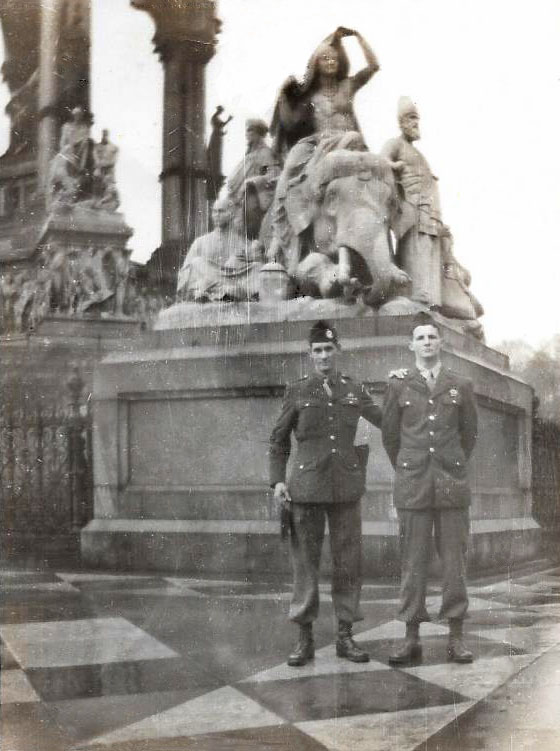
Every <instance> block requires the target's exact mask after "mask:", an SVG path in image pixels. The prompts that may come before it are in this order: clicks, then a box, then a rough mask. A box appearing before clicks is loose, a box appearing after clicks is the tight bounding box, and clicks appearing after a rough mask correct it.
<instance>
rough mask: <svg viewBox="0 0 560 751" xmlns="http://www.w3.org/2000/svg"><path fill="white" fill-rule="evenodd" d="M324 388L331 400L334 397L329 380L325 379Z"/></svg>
mask: <svg viewBox="0 0 560 751" xmlns="http://www.w3.org/2000/svg"><path fill="white" fill-rule="evenodd" d="M323 388H324V389H325V392H326V394H327V396H328V397H329V399H330V398H331V397H332V389H331V387H330V384H329V379H328V378H323Z"/></svg>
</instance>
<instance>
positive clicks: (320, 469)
mask: <svg viewBox="0 0 560 751" xmlns="http://www.w3.org/2000/svg"><path fill="white" fill-rule="evenodd" d="M329 388H330V390H331V392H332V394H331V395H330V396H329V394H328V393H327V391H326V390H325V388H324V386H323V379H322V378H320V377H319V376H315V375H313V376H308V377H306V378H304V379H302V380H301V381H297V382H295V383H292V384H290V385H288V386H287V387H286V392H285V395H284V402H283V404H282V411H281V413H280V417H279V418H278V421H277V422H276V425H275V427H274V430H273V431H272V436H271V439H270V453H269V456H270V483H271V485H272V486H273V487H274V485H276V483H277V482H285V477H286V467H287V463H288V458H289V455H290V450H291V435H292V432H293V433H294V435H295V438H296V441H297V451H296V456H295V459H294V466H293V470H292V473H291V476H290V479H289V482H288V490H289V493H290V495H291V498H292V501H293V502H294V503H353V502H356V501H358V500H359V499H360V497H361V496H362V494H363V492H364V488H365V468H364V467H363V466H362V463H361V461H360V455H359V452H358V451H357V450H356V447H355V446H354V439H355V436H356V427H357V424H358V420H359V418H360V417H364V418H365V419H366V420H368V421H369V422H371V423H373V424H374V425H376V426H377V427H381V409H380V407H378V406H377V405H376V404H375V403H374V402H373V400H372V398H371V397H370V395H369V394H368V392H367V391H366V389H365V387H364V386H363V385H362V384H359V383H356V382H354V381H352V379H351V378H348V377H347V376H340V375H339V376H337V377H335V378H334V379H333V381H332V382H330V383H329Z"/></svg>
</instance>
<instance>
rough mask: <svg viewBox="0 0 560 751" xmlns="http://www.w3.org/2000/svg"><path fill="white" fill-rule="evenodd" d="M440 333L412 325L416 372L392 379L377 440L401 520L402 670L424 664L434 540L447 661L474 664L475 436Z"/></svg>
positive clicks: (467, 389) (468, 394)
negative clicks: (470, 565)
mask: <svg viewBox="0 0 560 751" xmlns="http://www.w3.org/2000/svg"><path fill="white" fill-rule="evenodd" d="M441 346H442V339H441V332H440V330H439V328H438V327H437V325H436V324H435V323H434V321H433V320H432V319H431V318H430V317H429V316H427V315H425V316H422V318H420V319H419V320H417V321H416V325H415V327H414V328H413V331H412V339H411V342H410V349H411V350H412V352H414V355H415V358H416V367H415V368H414V369H412V370H410V371H406V370H405V371H400V372H399V373H397V374H396V375H397V377H395V378H392V379H390V381H389V387H388V390H387V394H386V399H385V405H384V412H383V425H382V437H383V445H384V446H385V450H386V451H387V454H388V455H389V459H390V460H391V463H392V465H393V467H394V468H395V484H394V493H393V497H394V503H395V506H396V508H397V512H398V516H399V527H400V529H399V535H400V543H401V595H400V607H399V618H400V619H401V620H403V621H404V622H405V623H406V637H405V639H404V643H403V644H402V645H401V647H400V648H399V649H397V651H396V652H395V653H394V654H392V655H391V656H390V658H389V661H390V663H391V664H396V665H400V664H407V663H409V662H412V661H414V660H417V659H419V658H421V656H422V647H421V644H420V638H419V627H420V623H422V621H429V620H430V619H429V616H428V613H427V611H426V605H425V601H426V585H427V577H428V565H429V562H430V551H431V539H432V534H433V535H434V538H435V545H436V549H437V552H438V554H439V557H440V559H441V561H442V568H443V588H442V604H441V610H440V618H441V619H444V620H447V621H448V622H449V644H448V657H449V659H450V660H452V661H453V662H461V663H466V662H472V659H473V655H472V652H470V651H469V650H468V649H467V648H466V646H465V644H464V642H463V619H464V617H465V615H466V612H467V608H468V597H467V584H466V563H467V561H466V555H467V543H468V536H469V505H470V489H469V484H468V479H467V463H468V460H469V457H470V455H471V452H472V450H473V448H474V445H475V441H476V436H477V414H476V407H475V401H474V396H473V388H472V384H471V382H470V381H469V380H468V379H467V378H464V377H462V376H459V375H457V374H456V373H453V372H451V371H450V370H448V369H447V368H444V367H443V366H442V364H441V360H440V351H441Z"/></svg>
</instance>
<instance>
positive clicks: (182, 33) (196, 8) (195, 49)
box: [130, 0, 221, 64]
mask: <svg viewBox="0 0 560 751" xmlns="http://www.w3.org/2000/svg"><path fill="white" fill-rule="evenodd" d="M130 4H131V5H132V7H133V8H136V9H137V10H143V11H146V12H147V13H149V14H150V16H151V17H152V18H153V20H154V23H155V25H156V33H155V35H154V38H153V42H154V46H155V51H156V52H157V53H159V55H160V57H161V59H162V61H163V62H166V61H168V60H169V59H171V58H172V57H173V55H174V54H175V53H176V52H177V51H179V50H180V51H181V54H183V55H185V56H187V57H189V58H191V59H193V60H196V61H198V62H201V63H203V64H204V63H207V62H208V61H209V60H210V59H211V57H212V56H213V55H214V52H215V48H216V35H217V34H218V33H219V31H220V27H221V22H220V20H219V19H218V18H217V16H216V2H215V0H130Z"/></svg>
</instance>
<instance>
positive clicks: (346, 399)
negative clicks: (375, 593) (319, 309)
mask: <svg viewBox="0 0 560 751" xmlns="http://www.w3.org/2000/svg"><path fill="white" fill-rule="evenodd" d="M339 352H340V346H339V342H338V336H337V332H336V329H335V328H334V327H333V326H331V325H330V324H329V323H326V322H325V321H318V322H317V323H316V324H314V326H313V327H312V328H311V331H310V333H309V356H310V360H311V366H312V367H311V371H310V373H309V375H308V376H306V377H305V378H302V379H301V380H299V381H296V382H295V383H292V384H289V385H288V386H287V387H286V392H285V396H284V402H283V405H282V411H281V413H280V417H279V418H278V420H277V422H276V425H275V427H274V430H273V431H272V436H271V439H270V482H271V486H272V487H273V488H274V497H275V499H276V501H277V503H278V504H279V505H280V507H284V508H286V507H287V508H289V510H290V511H291V516H292V524H291V538H290V549H291V557H292V567H293V572H294V589H293V597H292V602H291V605H290V616H289V617H290V620H292V621H294V622H295V623H297V624H298V625H299V628H300V638H299V642H298V644H297V646H296V648H295V649H294V651H293V652H292V654H290V656H289V658H288V665H292V666H297V665H305V663H306V662H308V661H309V660H311V659H312V658H313V657H314V651H315V650H314V643H313V633H312V624H313V621H314V620H315V619H316V618H317V615H318V611H319V586H318V581H319V564H320V559H321V549H322V545H323V538H324V534H325V518H326V519H328V523H329V533H330V545H331V553H332V561H333V571H332V598H333V605H334V610H335V614H336V617H337V618H338V638H337V642H336V654H337V655H338V657H344V658H346V659H348V660H351V661H353V662H367V661H368V660H369V655H368V654H367V653H366V652H364V651H363V650H362V649H360V648H359V647H358V646H357V645H356V643H355V642H354V640H353V638H352V624H353V622H354V621H357V620H361V618H362V616H361V615H360V609H359V602H360V590H361V542H362V532H361V512H360V498H361V496H362V494H363V492H364V489H365V464H366V462H367V456H365V455H364V454H365V453H366V452H364V451H363V450H362V449H363V448H364V447H356V446H355V445H354V438H355V435H356V427H357V424H358V420H359V418H360V417H364V418H365V419H366V420H368V421H369V422H371V423H373V424H374V425H375V426H376V427H380V425H381V410H380V408H379V407H378V406H376V405H375V404H374V402H373V401H372V399H371V397H370V395H369V394H368V393H367V391H366V389H365V387H364V386H363V385H362V384H361V383H356V382H355V381H353V380H352V379H351V378H349V377H348V376H346V375H342V374H341V373H340V372H339V370H338V357H339ZM292 432H293V433H294V435H295V437H296V441H297V451H296V456H295V458H294V463H293V469H292V473H291V476H290V479H289V481H288V482H287V483H286V465H287V463H288V458H289V455H290V446H291V442H290V439H291V434H292ZM366 448H367V447H366Z"/></svg>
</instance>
